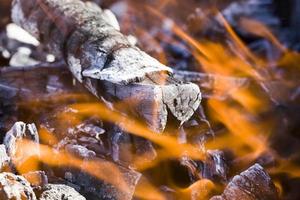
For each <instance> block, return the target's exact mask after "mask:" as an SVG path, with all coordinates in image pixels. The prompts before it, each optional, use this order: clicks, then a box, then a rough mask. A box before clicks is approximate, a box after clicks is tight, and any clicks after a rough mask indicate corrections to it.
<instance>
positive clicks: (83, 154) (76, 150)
mask: <svg viewBox="0 0 300 200" xmlns="http://www.w3.org/2000/svg"><path fill="white" fill-rule="evenodd" d="M65 149H66V150H67V152H69V153H71V154H73V155H76V156H78V157H80V158H83V159H91V158H94V157H96V153H95V152H94V151H91V150H89V149H87V148H86V147H84V146H81V145H78V144H67V145H66V146H65Z"/></svg>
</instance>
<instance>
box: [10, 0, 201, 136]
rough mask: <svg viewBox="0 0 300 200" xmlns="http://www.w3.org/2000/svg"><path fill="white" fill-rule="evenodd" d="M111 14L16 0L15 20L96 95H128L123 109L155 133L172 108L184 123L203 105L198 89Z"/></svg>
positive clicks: (75, 4)
mask: <svg viewBox="0 0 300 200" xmlns="http://www.w3.org/2000/svg"><path fill="white" fill-rule="evenodd" d="M107 13H109V12H108V11H102V10H101V9H100V8H99V7H97V6H96V5H94V4H91V3H83V2H82V1H79V0H71V1H67V0H60V1H58V0H29V1H28V0H26V1H25V0H14V1H13V9H12V18H13V21H14V22H15V23H16V24H18V25H20V26H21V27H23V28H24V29H25V30H27V31H28V32H30V33H31V34H32V35H33V36H34V37H36V38H37V39H38V40H40V41H41V42H42V43H43V44H44V45H46V46H47V47H48V48H49V50H50V51H51V53H53V54H55V55H56V56H58V57H62V56H63V57H64V59H65V61H66V62H67V64H68V67H69V69H70V71H71V72H72V73H73V75H74V76H75V77H76V79H77V80H78V81H79V82H81V83H82V84H83V85H84V86H85V87H86V88H87V89H88V90H89V91H90V92H91V93H93V94H94V95H95V96H97V97H99V98H101V99H105V101H110V102H116V101H122V100H128V99H130V100H131V101H130V104H129V105H128V104H126V103H125V105H126V106H124V107H131V109H130V110H132V112H136V113H137V115H138V116H141V117H143V118H144V119H145V120H146V122H147V123H148V124H149V125H150V127H151V128H153V129H154V130H156V131H162V130H163V129H164V128H165V126H166V123H167V116H168V110H169V111H171V113H172V114H173V115H174V116H175V117H176V118H177V119H178V120H179V121H180V122H181V123H183V122H185V121H186V120H188V119H189V118H190V117H191V116H192V115H193V113H194V110H196V109H197V107H198V106H199V104H200V101H201V93H200V90H199V87H198V86H197V85H195V84H193V83H183V82H181V81H178V80H176V79H174V78H173V77H172V70H171V69H170V68H169V67H166V66H165V65H163V64H161V63H160V62H158V61H157V60H156V59H154V58H152V57H151V56H149V55H148V54H146V53H145V52H143V51H141V50H140V49H139V48H137V47H136V46H133V45H131V44H130V42H129V41H128V40H127V37H125V36H124V35H122V34H121V33H120V32H119V31H118V30H117V29H118V24H116V20H115V18H114V17H112V16H113V15H112V14H107ZM132 102H136V103H135V104H134V105H133V104H132Z"/></svg>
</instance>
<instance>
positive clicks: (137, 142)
mask: <svg viewBox="0 0 300 200" xmlns="http://www.w3.org/2000/svg"><path fill="white" fill-rule="evenodd" d="M133 142H134V146H135V153H136V155H137V156H139V157H142V158H143V159H145V161H148V162H149V161H152V160H154V159H155V158H156V157H157V152H156V150H155V148H154V146H153V144H152V142H151V141H149V140H147V139H145V138H141V137H137V136H136V137H133Z"/></svg>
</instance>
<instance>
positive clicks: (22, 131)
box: [3, 122, 39, 173]
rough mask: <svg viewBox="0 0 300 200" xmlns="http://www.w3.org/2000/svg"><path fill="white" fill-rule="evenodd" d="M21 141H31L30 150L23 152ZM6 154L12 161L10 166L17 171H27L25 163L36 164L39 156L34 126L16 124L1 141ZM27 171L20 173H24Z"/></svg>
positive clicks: (37, 136)
mask: <svg viewBox="0 0 300 200" xmlns="http://www.w3.org/2000/svg"><path fill="white" fill-rule="evenodd" d="M23 139H26V140H31V141H33V142H34V143H33V144H34V145H32V150H31V151H30V152H23V150H22V147H21V146H20V143H19V142H21V141H22V140H23ZM3 143H4V145H5V147H6V151H7V154H8V155H9V156H10V158H11V159H12V164H13V166H14V167H17V169H18V170H27V165H28V163H27V161H30V162H35V163H36V162H37V157H38V156H39V146H38V145H39V135H38V132H37V129H36V127H35V125H34V124H25V123H24V122H16V123H15V124H14V125H13V127H12V128H11V129H10V130H9V131H8V132H7V133H6V135H5V137H4V141H3ZM25 172H27V171H22V173H25Z"/></svg>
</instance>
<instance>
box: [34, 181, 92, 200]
mask: <svg viewBox="0 0 300 200" xmlns="http://www.w3.org/2000/svg"><path fill="white" fill-rule="evenodd" d="M42 190H43V191H42V192H41V194H40V196H39V200H58V199H64V200H85V199H86V198H85V197H84V196H82V195H81V194H79V193H78V192H77V191H76V190H75V189H73V188H72V187H69V186H67V185H62V184H47V185H45V186H44V187H43V189H42Z"/></svg>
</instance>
